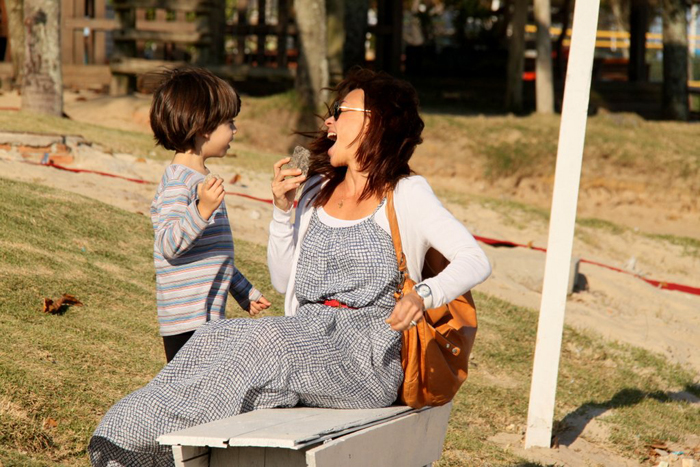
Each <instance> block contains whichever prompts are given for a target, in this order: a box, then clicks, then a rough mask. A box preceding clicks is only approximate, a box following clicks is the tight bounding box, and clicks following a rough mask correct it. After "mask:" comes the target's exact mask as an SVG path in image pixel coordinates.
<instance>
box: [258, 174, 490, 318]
mask: <svg viewBox="0 0 700 467" xmlns="http://www.w3.org/2000/svg"><path fill="white" fill-rule="evenodd" d="M318 180H319V178H317V177H313V178H311V179H309V180H308V181H307V182H306V183H307V184H309V186H311V185H313V184H315V183H316V182H317V181H318ZM320 188H321V185H320V184H318V186H316V187H314V189H312V190H305V192H304V193H303V194H302V197H301V199H300V200H299V205H298V208H297V209H296V215H295V219H294V224H292V223H291V220H292V210H291V209H290V210H289V211H287V212H285V211H282V210H281V209H279V208H277V207H274V208H273V209H274V210H273V213H272V222H271V223H270V238H269V241H268V245H267V266H268V268H269V270H270V278H271V280H272V286H273V287H274V288H275V289H276V290H277V291H278V292H280V293H284V294H286V295H285V301H284V313H285V315H287V316H293V315H294V314H296V311H297V309H298V307H299V302H298V301H297V299H296V294H295V293H294V292H295V288H294V279H295V275H296V270H297V262H298V260H299V252H300V250H301V248H298V247H299V245H301V242H302V239H303V238H304V235H305V234H306V230H307V228H308V226H309V221H310V220H311V214H312V212H313V207H312V206H311V205H310V203H309V201H310V200H312V199H313V197H314V195H315V194H316V193H318V191H319V190H320ZM394 206H395V209H396V218H397V220H398V223H399V230H400V232H401V240H402V247H403V250H404V254H405V255H406V259H407V262H408V273H409V275H410V276H411V278H412V279H413V280H414V281H416V282H420V281H421V280H422V278H421V271H422V269H423V260H424V259H425V253H426V252H427V251H428V249H429V248H430V247H433V248H435V249H436V250H437V251H439V252H440V253H442V254H443V255H444V256H445V258H447V259H448V260H449V261H450V264H449V266H447V267H446V268H445V270H443V271H442V272H441V273H440V274H438V275H437V276H435V277H432V278H430V279H426V280H425V281H424V283H425V284H427V285H428V286H429V287H430V290H431V291H432V296H433V297H432V307H438V306H441V305H443V304H445V303H448V302H450V301H452V300H454V299H455V298H457V297H458V296H459V295H462V294H464V293H466V292H467V291H468V290H471V289H472V288H473V287H474V286H476V285H478V284H480V283H481V282H483V281H484V280H486V278H487V277H488V276H489V275H490V274H491V265H490V264H489V261H488V258H487V257H486V254H485V253H484V252H483V250H482V249H481V248H480V247H479V245H478V244H477V243H476V240H475V239H474V237H472V235H471V234H470V233H469V231H468V230H467V228H466V227H464V225H462V223H461V222H459V221H458V220H457V219H456V218H455V217H454V216H453V215H452V213H450V212H449V211H448V210H447V209H445V207H444V206H443V205H442V203H441V202H440V200H438V199H437V197H436V196H435V194H434V193H433V190H432V189H431V188H430V185H428V182H427V181H426V180H425V178H423V177H421V176H418V175H413V176H410V177H407V178H403V179H401V181H399V183H398V184H397V186H396V189H395V190H394Z"/></svg>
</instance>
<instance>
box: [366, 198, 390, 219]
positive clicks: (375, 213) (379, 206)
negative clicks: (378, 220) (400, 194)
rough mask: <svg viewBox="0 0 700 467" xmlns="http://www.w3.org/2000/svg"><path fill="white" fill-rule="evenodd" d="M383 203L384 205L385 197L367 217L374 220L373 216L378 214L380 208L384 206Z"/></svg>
mask: <svg viewBox="0 0 700 467" xmlns="http://www.w3.org/2000/svg"><path fill="white" fill-rule="evenodd" d="M385 203H386V196H385V197H384V198H382V200H381V201H380V202H379V205H378V206H377V208H376V209H375V210H374V212H373V213H372V215H371V216H369V217H370V219H372V220H374V216H376V215H377V213H378V212H379V210H380V209H381V208H382V206H384V204H385Z"/></svg>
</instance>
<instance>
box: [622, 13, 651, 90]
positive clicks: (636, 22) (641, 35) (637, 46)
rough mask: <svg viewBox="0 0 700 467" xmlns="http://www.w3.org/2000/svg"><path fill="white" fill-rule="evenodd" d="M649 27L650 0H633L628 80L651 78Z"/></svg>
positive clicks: (640, 80)
mask: <svg viewBox="0 0 700 467" xmlns="http://www.w3.org/2000/svg"><path fill="white" fill-rule="evenodd" d="M648 29H649V0H632V3H631V4H630V62H629V69H628V71H627V75H628V80H629V81H631V82H643V81H646V80H647V79H649V77H648V76H647V67H646V52H647V30H648Z"/></svg>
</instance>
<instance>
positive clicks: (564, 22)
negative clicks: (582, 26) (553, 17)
mask: <svg viewBox="0 0 700 467" xmlns="http://www.w3.org/2000/svg"><path fill="white" fill-rule="evenodd" d="M559 14H560V16H561V34H559V37H558V38H557V46H556V47H557V67H556V70H557V79H558V80H559V81H561V82H563V81H564V40H565V39H566V35H567V31H568V30H569V24H570V23H571V0H564V2H563V4H562V6H561V9H560V10H559Z"/></svg>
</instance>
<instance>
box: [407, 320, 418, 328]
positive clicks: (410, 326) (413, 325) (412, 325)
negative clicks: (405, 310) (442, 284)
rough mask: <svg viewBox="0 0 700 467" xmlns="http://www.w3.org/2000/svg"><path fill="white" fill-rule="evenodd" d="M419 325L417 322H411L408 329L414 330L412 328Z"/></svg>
mask: <svg viewBox="0 0 700 467" xmlns="http://www.w3.org/2000/svg"><path fill="white" fill-rule="evenodd" d="M417 324H418V323H416V322H415V321H413V320H411V322H410V323H408V328H409V329H410V328H412V327H415V326H416V325H417Z"/></svg>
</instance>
